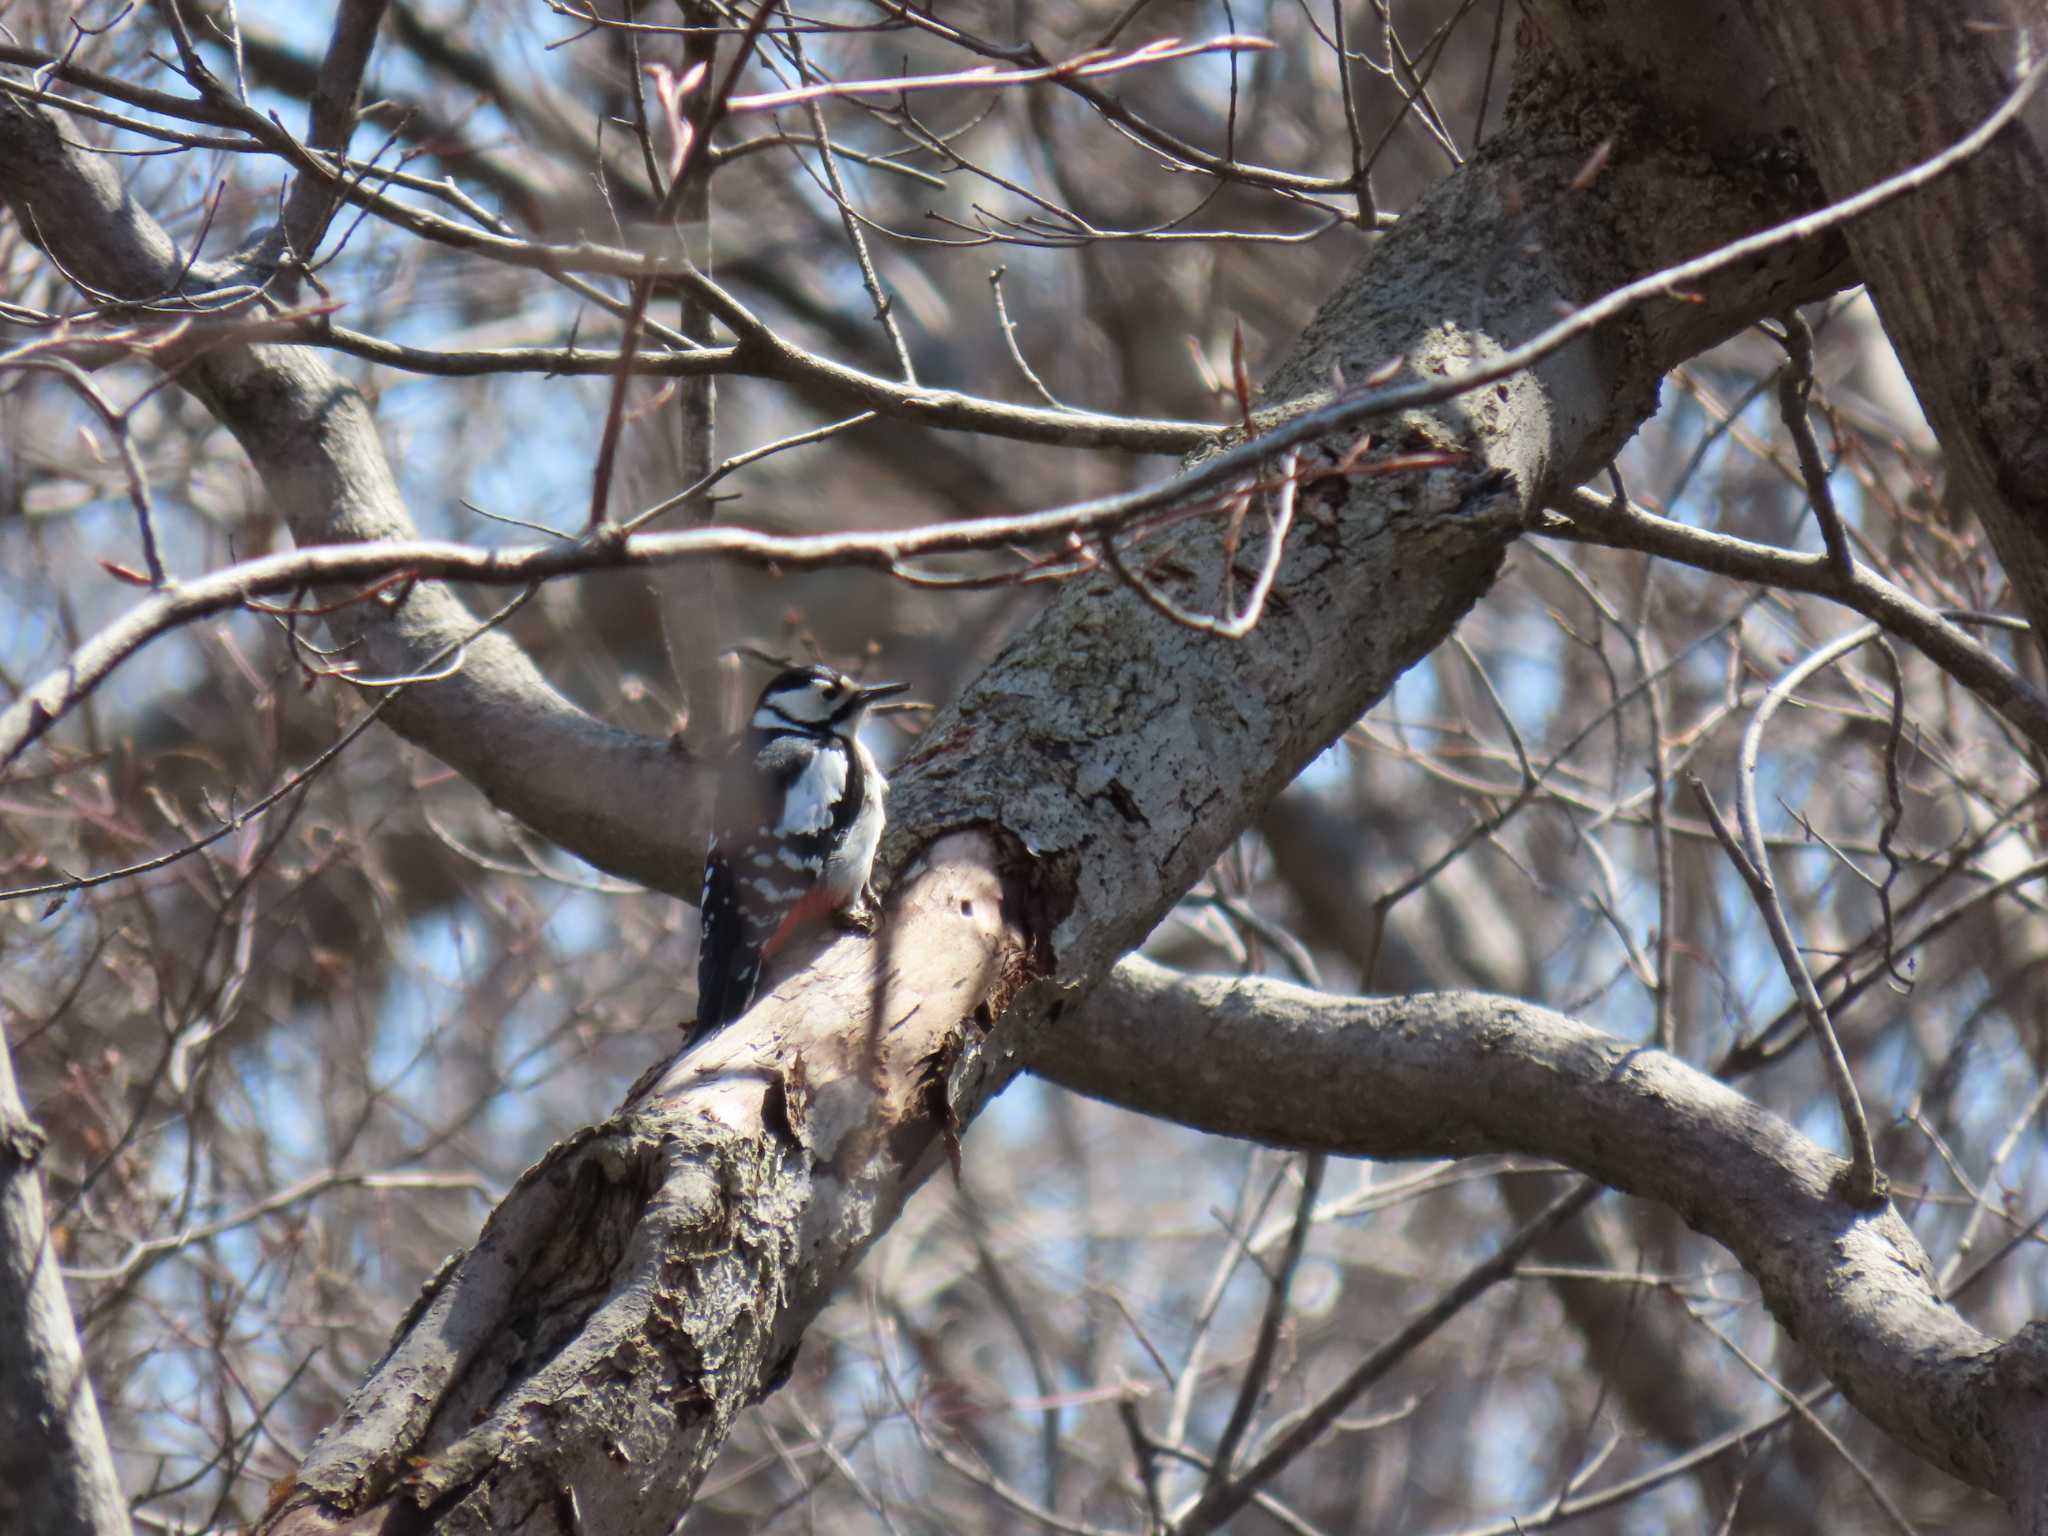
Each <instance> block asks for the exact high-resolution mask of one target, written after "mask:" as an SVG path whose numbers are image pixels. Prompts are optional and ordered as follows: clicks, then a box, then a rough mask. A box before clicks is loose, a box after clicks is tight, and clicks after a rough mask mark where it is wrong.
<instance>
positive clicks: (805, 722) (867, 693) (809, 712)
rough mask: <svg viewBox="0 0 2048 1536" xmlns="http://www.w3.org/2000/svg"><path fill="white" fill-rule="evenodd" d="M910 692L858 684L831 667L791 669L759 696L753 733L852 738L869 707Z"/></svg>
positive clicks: (901, 687)
mask: <svg viewBox="0 0 2048 1536" xmlns="http://www.w3.org/2000/svg"><path fill="white" fill-rule="evenodd" d="M909 686H910V684H908V683H865V684H864V683H857V682H855V681H854V680H853V679H852V678H850V677H848V676H847V675H846V674H845V673H844V672H835V671H833V669H832V668H830V667H823V666H812V667H791V668H790V669H789V670H788V671H786V672H783V673H781V674H780V675H779V676H777V677H776V678H775V679H774V680H773V681H771V682H770V683H769V684H768V686H767V687H766V688H763V689H762V690H761V697H760V700H759V701H758V702H757V703H756V704H755V705H754V729H755V730H757V731H806V732H809V733H810V734H811V735H814V736H827V735H838V736H845V737H849V738H850V737H852V735H853V734H854V732H856V731H858V730H859V729H860V718H861V716H862V715H863V714H865V713H866V712H867V708H868V706H869V705H870V704H873V703H874V702H875V701H876V700H877V699H883V698H887V697H888V696H889V695H890V694H892V693H901V692H903V690H904V689H906V688H908V687H909Z"/></svg>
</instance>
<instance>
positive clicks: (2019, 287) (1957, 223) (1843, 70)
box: [1744, 0, 2048, 637]
mask: <svg viewBox="0 0 2048 1536" xmlns="http://www.w3.org/2000/svg"><path fill="white" fill-rule="evenodd" d="M1744 10H1745V11H1746V12H1747V13H1748V15H1749V16H1750V18H1751V19H1752V21H1753V23H1754V25H1755V26H1756V29H1757V32H1758V34H1759V35H1760V36H1761V37H1762V38H1764V39H1765V40H1766V41H1767V42H1768V43H1769V44H1770V46H1771V48H1772V50H1773V53H1774V55H1775V58H1776V61H1777V67H1778V72H1779V75H1780V78H1781V79H1782V80H1783V81H1784V83H1785V89H1784V90H1783V91H1782V92H1781V93H1780V94H1781V99H1783V100H1784V101H1785V102H1787V103H1788V105H1790V106H1791V107H1792V108H1793V109H1794V110H1796V112H1797V122H1798V129H1799V134H1800V138H1801V140H1802V142H1803V144H1804V147H1805V151H1806V153H1807V154H1808V155H1810V156H1811V157H1812V161H1813V165H1814V169H1815V170H1816V171H1817V172H1818V173H1819V175H1820V178H1821V184H1822V186H1823V187H1825V188H1826V189H1827V191H1828V193H1829V195H1830V196H1835V197H1839V196H1843V195H1845V194H1847V193H1849V192H1853V191H1854V190H1855V189H1856V188H1858V187H1861V186H1866V185H1868V184H1869V183H1870V182H1872V181H1875V180H1877V179H1878V178H1879V177H1881V176H1886V175H1889V174H1891V173H1892V172H1893V171H1896V170H1899V169H1900V168H1902V167H1904V166H1906V165H1910V164H1911V163H1913V162H1914V161H1915V160H1917V159H1920V158H1923V157H1924V156H1926V155H1927V154H1928V153H1930V152H1931V151H1932V150H1934V149H1938V148H1939V147H1940V146H1941V145H1943V144H1948V143H1952V142H1954V140H1955V139H1956V138H1957V137H1959V136H1960V135H1961V134H1963V133H1966V132H1968V131H1969V129H1970V127H1971V126H1973V125H1974V124H1976V123H1979V122H1982V121H1983V120H1984V118H1985V117H1986V116H1988V115H1989V114H1990V112H1991V110H1992V109H1993V108H1994V107H1996V106H1997V105H1998V103H1999V102H2000V101H2002V100H2003V99H2004V98H2005V97H2006V96H2007V95H2008V94H2009V93H2010V92H2011V90H2012V88H2013V86H2014V84H2015V83H2017V80H2018V77H2019V75H2020V74H2021V73H2022V72H2023V71H2024V70H2025V69H2027V68H2029V67H2031V66H2033V65H2034V64H2035V63H2037V62H2038V60H2039V59H2040V57H2041V53H2042V48H2043V44H2044V42H2048V4H2043V3H2042V0H2002V3H1999V4H1996V5H1992V6H1989V7H1986V8H1984V9H1982V10H1978V9H1975V8H1972V7H1969V6H1948V5H1921V4H1917V3H1915V0H1829V3H1827V4H1821V5H1772V4H1759V3H1748V4H1745V6H1744ZM1852 102H1861V103H1868V104H1871V105H1872V107H1873V108H1875V109H1874V110H1862V111H1858V110H1844V106H1845V104H1847V103H1852ZM2044 185H2048V99H2043V98H2041V97H2039V96H2037V97H2036V98H2035V99H2034V101H2033V103H2032V105H2031V106H2030V107H2029V109H2028V110H2027V112H2026V113H2025V114H2023V115H2022V117H2021V118H2020V120H2019V121H2018V122H2017V123H2015V124H2014V125H2013V126H2012V127H2011V128H2009V129H2007V130H2006V132H2005V134H2004V135H2003V136H2002V137H2001V138H2000V140H1999V142H1998V143H1997V144H1996V145H1994V146H1993V147H1992V148H1991V149H1990V150H1989V151H1988V152H1986V153H1985V154H1984V155H1982V156H1980V157H1978V158H1977V159H1976V160H1975V161H1973V162H1972V163H1971V164H1969V165H1967V166H1964V167H1963V168H1962V169H1961V170H1960V171H1958V172H1957V174H1955V175H1953V176H1949V177H1945V178H1944V179H1943V180H1942V181H1941V182H1939V183H1938V184H1937V185H1935V186H1933V187H1930V188H1929V189H1928V190H1927V191H1926V193H1925V194H1924V195H1921V196H1918V197H1914V198H1912V199H1910V200H1908V201H1905V202H1902V203H1898V204H1895V205H1894V206H1892V207H1890V208H1887V209H1884V210H1882V211H1880V212H1879V213H1877V214H1874V215H1873V216H1872V217H1870V218H1868V219H1865V220H1863V221H1861V222H1859V223H1858V224H1856V225H1855V226H1853V227H1852V228H1851V229H1850V230H1849V231H1848V238H1849V244H1850V247H1851V249H1852V250H1853V251H1854V252H1855V256H1856V265H1857V269H1858V270H1859V271H1860V272H1861V273H1862V274H1863V276H1864V280H1865V282H1866V283H1867V284H1868V285H1869V288H1870V297H1871V300H1872V301H1873V302H1874V303H1875V304H1876V306H1877V312H1878V315H1879V316H1880V317H1881V318H1882V319H1883V321H1884V329H1885V334H1886V336H1887V337H1889V338H1890V340H1891V343H1892V345H1893V347H1894V348H1895V349H1896V350H1897V352H1898V354H1899V361H1900V362H1901V363H1903V364H1904V365H1905V368H1906V373H1907V376H1908V377H1909V378H1910V379H1911V380H1912V381H1913V389H1914V392H1915V393H1916V394H1917V395H1918V396H1919V397H1920V407H1921V409H1922V410H1923V411H1925V412H1926V414H1927V420H1928V423H1929V425H1931V426H1932V427H1933V428H1934V431H1935V435H1936V436H1937V437H1938V438H1939V439H1940V440H1941V448H1942V453H1943V455H1944V457H1945V458H1946V460H1947V464H1948V470H1949V477H1950V486H1949V494H1950V495H1951V496H1952V497H1953V498H1954V500H1955V501H1956V503H1957V504H1958V505H1959V506H1960V507H1964V508H1968V509H1969V510H1970V511H1973V512H1975V513H1976V514H1977V516H1978V517H1979V518H1980V519H1982V521H1983V523H1984V526H1985V529H1986V531H1987V532H1989V533H1990V535H1991V542H1992V544H1993V546H1994V547H1995V548H1996V549H1997V551H1998V558H1999V562H2000V564H2002V565H2003V566H2004V568H2005V573H2006V575H2007V577H2008V578H2009V579H2010V580H2011V582H2012V584H2013V586H2014V588H2015V590H2016V592H2017V595H2018V598H2019V602H2020V605H2021V607H2022V608H2023V609H2024V610H2025V612H2026V614H2027V616H2028V617H2029V618H2030V619H2031V620H2032V621H2033V624H2034V629H2035V634H2036V636H2037V637H2039V636H2041V635H2044V634H2048V438H2044V437H2043V434H2042V431H2041V424H2042V422H2043V421H2044V420H2048V201H2044V200H2043V199H2042V197H2041V196H2040V189H2041V188H2042V187H2043V186H2044Z"/></svg>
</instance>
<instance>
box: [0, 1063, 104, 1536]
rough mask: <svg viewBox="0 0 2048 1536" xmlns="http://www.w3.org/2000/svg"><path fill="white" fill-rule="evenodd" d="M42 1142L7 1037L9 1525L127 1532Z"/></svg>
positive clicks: (3, 1131)
mask: <svg viewBox="0 0 2048 1536" xmlns="http://www.w3.org/2000/svg"><path fill="white" fill-rule="evenodd" d="M42 1152H43V1133H42V1132H41V1131H39V1130H38V1129H36V1127H35V1125H34V1124H33V1123H32V1122H31V1121H30V1120H29V1117H28V1110H27V1109H26V1108H25V1107H24V1106H23V1104H22V1102H21V1095H20V1093H19V1092H18V1091H17V1090H16V1088H15V1086H14V1063H13V1061H12V1060H11V1059H10V1058H9V1056H8V1052H7V1043H6V1041H4V1040H0V1530H4V1531H35V1532H39V1533H42V1536H126V1533H127V1532H128V1530H129V1529H130V1526H129V1521H128V1506H127V1504H126V1503H125V1502H123V1500H122V1498H121V1489H120V1485H119V1484H118V1483H117V1482H116V1481H115V1478H114V1459H113V1456H112V1455H111V1454H110V1453H109V1452H108V1450H107V1437H106V1432H105V1431H104V1430H103V1429H101V1427H100V1411H99V1405H98V1404H97V1403H96V1402H95V1401H94V1400H93V1395H92V1383H91V1382H90V1381H89V1380H87V1379H86V1374H85V1360H84V1357H83V1356H82V1355H81V1354H80V1353H79V1348H78V1332H77V1330H76V1329H75V1328H74V1327H73V1326H72V1322H71V1307H70V1304H69V1303H68V1302H66V1301H65V1299H64V1281H63V1278H62V1276H60V1275H59V1274H58V1272H57V1254H56V1250H55V1249H54V1248H53V1247H52V1246H51V1244H50V1231H49V1223H48V1221H47V1220H46V1219H45V1217H44V1211H43V1181H42V1175H41V1174H40V1173H39V1172H38V1171H37V1165H38V1163H39V1162H40V1161H41V1158H42Z"/></svg>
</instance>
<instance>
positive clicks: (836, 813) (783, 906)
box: [690, 667, 910, 1045]
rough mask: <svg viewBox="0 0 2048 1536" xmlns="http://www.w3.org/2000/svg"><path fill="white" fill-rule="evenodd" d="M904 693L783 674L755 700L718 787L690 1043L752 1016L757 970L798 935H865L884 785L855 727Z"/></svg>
mask: <svg viewBox="0 0 2048 1536" xmlns="http://www.w3.org/2000/svg"><path fill="white" fill-rule="evenodd" d="M909 686H910V685H909V684H908V683H870V684H866V685H862V684H860V683H857V682H855V681H854V680H853V679H852V678H850V677H847V676H846V675H845V674H843V673H840V672H835V671H833V670H832V669H831V668H830V667H793V668H791V669H790V670H788V671H786V672H783V673H782V674H781V675H780V676H778V677H776V678H775V680H774V681H773V682H771V683H769V685H768V686H767V687H766V688H764V689H762V690H761V697H760V699H759V701H758V702H757V703H756V704H755V705H754V718H753V720H752V722H751V723H750V725H749V726H748V729H747V734H746V739H745V740H744V741H742V742H741V744H740V746H739V748H738V749H737V750H736V751H735V752H734V753H733V755H732V758H731V759H730V760H729V761H728V763H727V764H726V767H725V771H724V775H723V777H722V778H721V779H720V781H719V787H718V809H717V820H716V824H715V825H714V827H713V829H712V834H711V851H710V853H709V855H708V856H707V857H706V858H705V860H704V893H703V909H704V912H703V921H704V927H703V935H702V939H701V941H700V942H699V945H698V951H697V1022H696V1027H695V1030H694V1032H693V1034H692V1035H691V1038H690V1044H692V1045H694V1044H696V1043H697V1042H698V1041H699V1040H702V1039H703V1038H704V1037H705V1036H707V1035H709V1034H710V1033H711V1032H712V1031H713V1030H715V1029H717V1028H719V1027H720V1026H721V1025H723V1024H727V1023H729V1022H731V1021H732V1020H733V1019H736V1018H738V1017H739V1016H740V1015H741V1014H743V1013H745V1012H746V1011H747V1009H748V1008H749V1007H751V1006H752V1004H753V1001H754V993H755V990H756V988H757V987H758V986H759V985H760V980H761V966H762V963H763V962H764V961H767V960H770V959H772V958H774V956H775V954H776V952H777V951H778V950H780V949H782V948H783V947H784V946H785V945H786V944H788V943H789V941H790V940H791V939H792V938H793V937H795V936H796V934H797V933H799V932H800V931H802V930H803V929H804V928H806V927H809V926H811V925H812V924H815V923H816V922H818V921H820V920H822V919H824V918H826V917H838V918H839V919H840V920H841V921H843V922H846V923H848V924H849V925H851V926H854V927H859V928H862V929H870V928H872V927H873V926H874V909H873V904H872V897H871V894H870V892H869V890H868V876H869V874H870V873H871V872H872V871H873V869H874V864H875V845H876V844H877V843H878V842H880V841H881V837H882V799H883V796H884V794H885V793H886V792H887V790H888V788H889V785H888V782H887V781H886V780H885V779H884V778H883V777H882V771H881V769H879V768H877V767H876V766H875V760H874V758H873V757H872V756H870V755H869V753H868V749H867V748H866V747H864V746H862V745H861V743H860V722H861V717H862V716H863V715H864V714H866V713H867V710H868V706H869V705H871V704H873V703H874V702H875V701H876V700H877V699H881V698H886V697H888V696H889V695H890V694H892V693H901V692H902V691H903V690H904V689H906V688H908V687H909Z"/></svg>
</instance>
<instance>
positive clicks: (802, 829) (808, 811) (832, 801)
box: [775, 751, 846, 837]
mask: <svg viewBox="0 0 2048 1536" xmlns="http://www.w3.org/2000/svg"><path fill="white" fill-rule="evenodd" d="M845 793H846V754H845V753H844V752H834V751H825V752H820V753H818V754H817V756H815V757H813V758H812V759H811V761H810V763H809V765H808V766H806V767H805V769H804V771H803V772H802V773H800V774H798V775H797V776H796V781H795V782H794V783H793V784H791V785H790V786H789V791H788V793H787V794H785V795H784V796H783V799H782V821H781V823H780V824H779V825H778V826H777V827H776V828H775V830H776V832H777V834H779V835H780V836H783V837H793V836H796V835H799V834H801V833H806V832H823V831H824V830H825V829H826V828H827V827H829V826H831V825H832V810H833V807H835V806H836V805H838V804H839V797H840V796H841V795H843V794H845Z"/></svg>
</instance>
